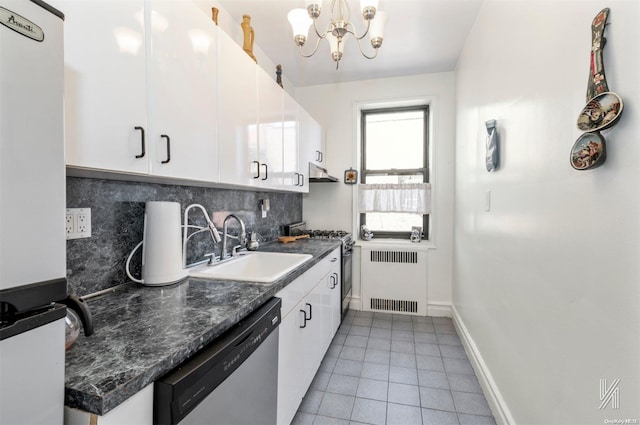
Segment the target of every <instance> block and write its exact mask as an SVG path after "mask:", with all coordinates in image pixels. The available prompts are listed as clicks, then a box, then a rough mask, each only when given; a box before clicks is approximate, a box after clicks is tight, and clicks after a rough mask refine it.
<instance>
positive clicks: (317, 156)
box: [316, 151, 322, 162]
mask: <svg viewBox="0 0 640 425" xmlns="http://www.w3.org/2000/svg"><path fill="white" fill-rule="evenodd" d="M316 161H318V162H322V161H321V160H320V151H316Z"/></svg>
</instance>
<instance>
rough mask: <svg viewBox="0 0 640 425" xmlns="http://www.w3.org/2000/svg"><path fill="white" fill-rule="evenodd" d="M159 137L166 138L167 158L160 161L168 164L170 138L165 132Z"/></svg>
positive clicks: (169, 159) (169, 158)
mask: <svg viewBox="0 0 640 425" xmlns="http://www.w3.org/2000/svg"><path fill="white" fill-rule="evenodd" d="M160 138H162V139H166V140H167V159H165V160H164V161H160V162H161V163H163V164H168V163H169V161H171V139H170V138H169V136H167V135H166V134H161V135H160Z"/></svg>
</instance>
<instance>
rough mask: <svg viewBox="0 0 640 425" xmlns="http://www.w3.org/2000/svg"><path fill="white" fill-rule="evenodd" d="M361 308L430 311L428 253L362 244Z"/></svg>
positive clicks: (396, 311) (398, 311)
mask: <svg viewBox="0 0 640 425" xmlns="http://www.w3.org/2000/svg"><path fill="white" fill-rule="evenodd" d="M360 262H361V263H360V267H361V270H360V273H361V274H360V279H361V280H360V282H361V285H362V309H363V310H365V311H380V312H387V313H399V314H415V315H421V316H426V315H427V253H426V252H425V251H411V250H396V249H393V250H387V249H382V250H379V249H371V248H364V247H363V248H362V255H361V257H360Z"/></svg>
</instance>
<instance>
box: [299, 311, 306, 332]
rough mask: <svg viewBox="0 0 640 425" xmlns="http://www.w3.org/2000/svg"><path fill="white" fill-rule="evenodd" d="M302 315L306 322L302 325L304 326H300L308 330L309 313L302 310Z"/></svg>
mask: <svg viewBox="0 0 640 425" xmlns="http://www.w3.org/2000/svg"><path fill="white" fill-rule="evenodd" d="M300 313H302V320H304V322H303V323H302V325H301V326H300V327H301V328H306V327H307V320H308V319H307V312H306V311H304V310H300Z"/></svg>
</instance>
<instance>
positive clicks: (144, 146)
mask: <svg viewBox="0 0 640 425" xmlns="http://www.w3.org/2000/svg"><path fill="white" fill-rule="evenodd" d="M133 128H134V129H135V130H140V143H141V144H142V151H141V152H140V155H136V158H144V156H145V154H146V143H145V141H144V128H142V127H133Z"/></svg>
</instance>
